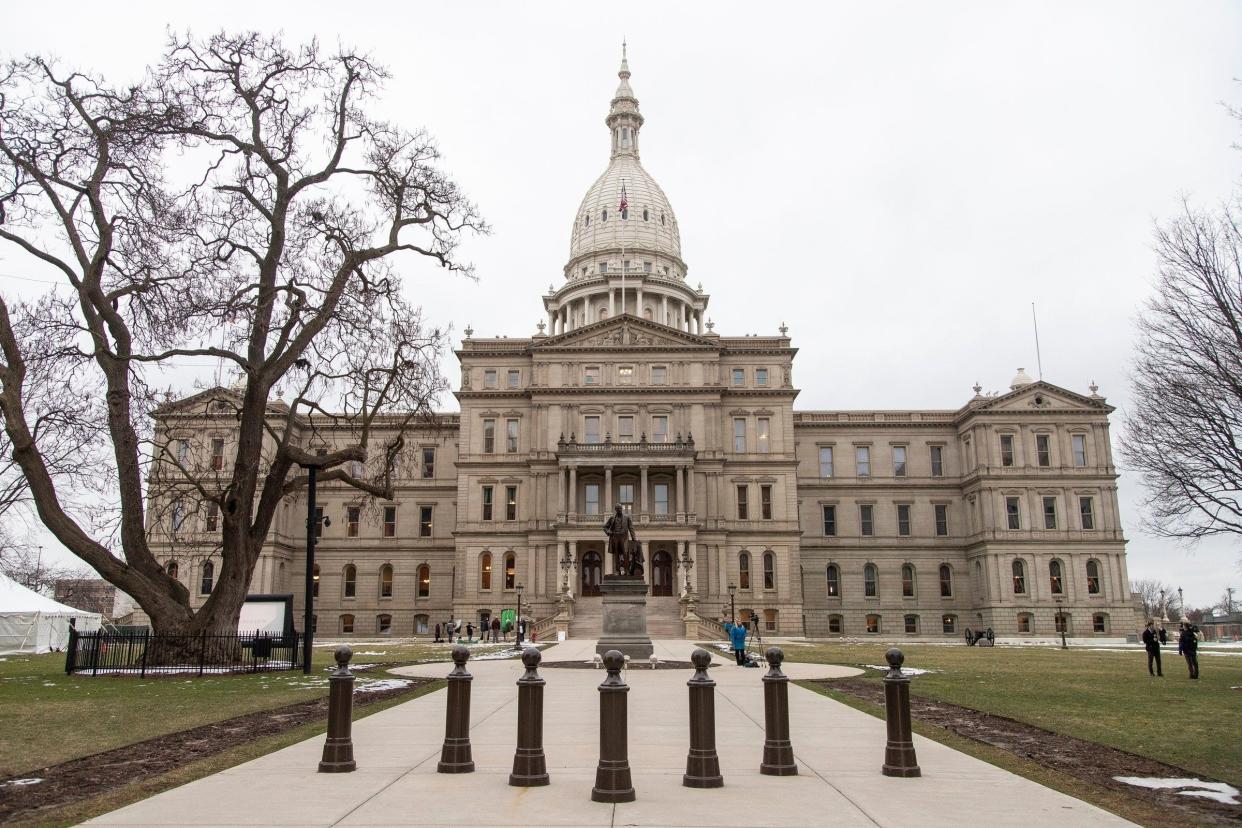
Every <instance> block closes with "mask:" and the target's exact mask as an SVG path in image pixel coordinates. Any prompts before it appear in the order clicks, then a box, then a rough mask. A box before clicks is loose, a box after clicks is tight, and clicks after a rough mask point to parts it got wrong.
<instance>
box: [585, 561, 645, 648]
mask: <svg viewBox="0 0 1242 828" xmlns="http://www.w3.org/2000/svg"><path fill="white" fill-rule="evenodd" d="M600 593H601V594H603V596H604V630H603V633H602V634H601V635H600V637H599V641H598V642H597V643H596V645H595V652H597V653H599V654H600V655H603V654H604V653H606V652H608V651H609V650H620V651H621V653H622V655H627V656H629V657H630V658H631V659H640V658H641V659H644V660H645V659H649V658H651V654H652V653H653V652H655V647H653V646H652V645H651V636H649V635H648V634H647V584H646V583H645V582H644V581H643V579H642V578H640V577H638V576H631V575H605V576H604V579H603V583H602V584H601V585H600Z"/></svg>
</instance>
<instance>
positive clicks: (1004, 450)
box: [1000, 434, 1013, 466]
mask: <svg viewBox="0 0 1242 828" xmlns="http://www.w3.org/2000/svg"><path fill="white" fill-rule="evenodd" d="M1000 446H1001V465H1002V466H1012V465H1013V435H1012V434H1002V435H1001V436H1000Z"/></svg>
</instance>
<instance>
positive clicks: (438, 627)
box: [436, 623, 440, 644]
mask: <svg viewBox="0 0 1242 828" xmlns="http://www.w3.org/2000/svg"><path fill="white" fill-rule="evenodd" d="M436 643H437V644H439V643H440V625H439V624H438V623H437V624H436Z"/></svg>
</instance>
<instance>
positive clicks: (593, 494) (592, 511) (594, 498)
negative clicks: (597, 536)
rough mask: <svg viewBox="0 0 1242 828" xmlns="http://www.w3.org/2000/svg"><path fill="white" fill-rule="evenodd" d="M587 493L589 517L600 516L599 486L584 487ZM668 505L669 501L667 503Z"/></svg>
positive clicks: (589, 485) (592, 484) (596, 484)
mask: <svg viewBox="0 0 1242 828" xmlns="http://www.w3.org/2000/svg"><path fill="white" fill-rule="evenodd" d="M583 488H584V490H585V492H586V511H587V514H588V515H598V514H599V484H598V483H588V484H586V486H584V487H583ZM666 505H667V501H666Z"/></svg>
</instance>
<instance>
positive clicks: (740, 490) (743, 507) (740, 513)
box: [737, 486, 750, 520]
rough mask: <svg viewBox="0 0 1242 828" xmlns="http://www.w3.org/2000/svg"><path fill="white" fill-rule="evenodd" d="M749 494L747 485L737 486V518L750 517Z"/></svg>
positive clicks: (744, 518) (746, 518) (745, 518)
mask: <svg viewBox="0 0 1242 828" xmlns="http://www.w3.org/2000/svg"><path fill="white" fill-rule="evenodd" d="M748 495H749V492H748V487H746V486H738V487H737V519H738V520H748V519H749V518H750V511H749V508H748V507H749V503H748V501H749V496H748Z"/></svg>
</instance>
